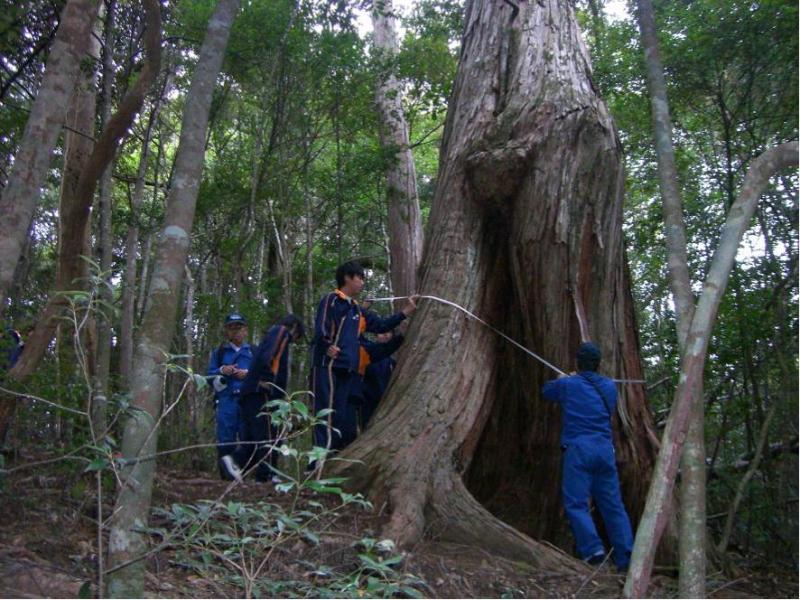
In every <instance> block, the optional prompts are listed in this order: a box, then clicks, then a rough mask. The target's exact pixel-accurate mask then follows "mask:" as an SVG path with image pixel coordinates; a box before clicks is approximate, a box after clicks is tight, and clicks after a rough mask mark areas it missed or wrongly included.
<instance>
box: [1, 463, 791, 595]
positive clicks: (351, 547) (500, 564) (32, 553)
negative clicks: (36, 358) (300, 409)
mask: <svg viewBox="0 0 800 600" xmlns="http://www.w3.org/2000/svg"><path fill="white" fill-rule="evenodd" d="M24 458H25V460H24V462H25V463H30V462H32V460H33V459H34V457H30V456H26V457H24ZM15 462H17V461H12V462H7V464H6V467H12V468H13V467H14V465H15ZM20 462H23V461H22V460H20ZM109 483H110V482H109ZM109 487H111V486H109ZM95 489H96V479H95V476H94V474H92V473H83V474H76V473H75V468H74V465H72V466H69V468H68V465H67V463H56V464H51V465H44V466H40V467H36V468H35V469H30V470H27V469H26V470H19V471H15V472H12V473H11V474H9V475H8V476H7V477H6V478H5V480H4V481H3V482H2V485H1V486H0V506H2V517H1V520H0V597H28V598H31V597H63V598H66V597H73V598H75V597H89V595H95V594H96V588H95V587H94V586H95V583H96V576H95V573H96V571H97V527H96V524H95V519H96V510H97V502H96V496H95V493H94V492H95ZM220 497H224V500H223V503H230V502H233V503H234V504H233V505H230V506H232V507H233V508H234V509H235V508H236V506H237V504H236V503H246V504H245V505H249V504H250V503H254V502H266V503H270V504H271V505H273V506H276V507H279V508H280V509H281V510H284V509H287V508H288V506H287V505H288V504H289V503H291V501H292V495H291V494H286V493H280V492H278V491H277V490H276V489H275V486H274V485H272V484H269V483H257V482H245V483H243V484H240V485H235V486H229V485H228V484H226V482H222V481H219V480H218V479H215V478H213V477H212V476H211V475H210V474H202V476H198V473H193V472H190V471H183V470H175V469H170V468H160V469H159V472H158V476H157V481H156V486H155V490H154V497H153V506H154V507H160V508H162V509H166V510H171V507H173V506H174V505H175V504H176V503H177V504H188V505H196V503H198V502H202V501H204V500H214V499H218V498H220ZM317 499H319V498H318V497H317V496H316V495H315V496H314V497H313V498H312V497H311V495H310V493H307V492H304V493H303V496H302V498H301V502H300V505H299V506H298V507H297V508H296V510H300V509H302V508H303V506H302V505H303V503H308V502H309V501H312V502H313V500H317ZM321 500H322V504H326V503H327V504H326V506H327V505H331V501H330V500H326V499H324V498H323V499H321ZM103 504H104V508H103V512H104V514H106V515H107V514H109V512H110V510H111V506H112V504H111V501H110V499H106V500H105V501H104V503H103ZM165 514H166V513H158V512H156V514H155V515H154V517H153V522H154V523H155V526H156V527H159V526H161V527H162V534H163V533H164V532H166V531H169V525H170V523H172V525H174V522H171V521H169V518H168V517H165V516H164V515H165ZM330 515H335V516H334V517H331V516H330ZM328 517H329V518H328V519H327V520H326V521H325V522H324V523H323V522H322V521H318V522H317V525H318V527H317V528H316V530H315V531H316V534H315V535H314V536H308V537H303V536H296V537H295V538H294V539H293V540H291V541H290V542H289V543H287V544H285V545H284V547H281V548H276V551H273V552H272V553H270V555H269V560H268V561H267V563H266V564H265V566H264V569H263V571H262V572H261V573H260V575H259V577H260V578H262V580H267V581H272V582H281V581H283V582H291V585H289V586H288V587H285V588H279V587H272V588H266V589H265V588H261V589H256V590H254V591H253V593H254V594H255V595H261V596H271V595H276V590H277V591H278V594H277V595H293V596H294V597H297V596H300V597H302V596H304V595H309V596H311V595H314V596H320V595H322V596H324V595H325V594H332V595H343V594H344V593H345V592H342V590H345V589H348V588H344V587H339V588H336V587H335V586H334V582H339V584H340V585H344V584H345V583H346V582H347V581H356V580H358V581H360V582H361V583H362V584H365V582H366V581H367V579H368V576H369V575H370V570H369V569H366V570H365V569H364V568H363V567H364V563H363V559H361V558H360V557H359V554H362V555H363V554H364V553H365V552H364V547H363V545H361V546H359V544H360V542H359V540H362V538H365V537H366V538H371V537H374V538H375V539H378V538H377V536H378V532H379V531H380V526H381V523H382V520H383V517H381V516H379V515H376V514H375V511H372V512H369V511H366V510H365V509H364V508H361V507H357V506H355V505H349V506H347V507H345V508H343V509H339V510H336V511H335V512H331V513H330V514H329V515H328ZM289 537H290V538H291V536H289ZM312 537H313V538H314V539H313V540H312V541H313V543H312V542H310V541H309V540H310V539H312ZM106 539H107V538H106ZM152 539H153V542H154V543H156V542H158V541H159V540H161V539H163V537H159V534H154V535H153V536H152ZM104 543H105V542H104ZM373 550H375V549H373ZM192 552H194V555H192ZM203 554H205V556H203ZM262 554H263V552H262ZM367 554H370V553H369V552H367ZM371 555H372V556H373V557H374V558H375V559H376V560H379V561H380V553H378V554H375V553H373V554H371ZM382 556H383V557H384V558H386V559H387V561H386V562H387V564H391V565H392V566H391V567H387V568H386V571H385V572H384V577H382V578H381V577H377V578H373V580H372V581H373V583H374V582H375V581H376V580H381V581H384V582H387V581H388V582H390V583H393V584H396V585H397V586H398V587H397V588H389V587H386V586H384V587H383V588H371V590H372V591H370V590H365V589H364V588H363V587H362V590H361V592H360V593H359V590H358V589H355V588H349V590H350V591H349V592H348V593H347V595H349V596H351V597H352V596H355V597H359V596H367V597H369V596H371V595H376V594H377V592H376V590H378V591H381V590H382V593H383V594H387V597H391V596H390V595H389V594H390V593H391V590H392V589H395V590H399V591H396V596H395V597H398V596H399V597H403V596H408V595H412V594H419V595H421V596H425V597H441V598H546V597H559V598H573V597H587V598H615V597H619V596H620V595H621V593H622V585H623V579H622V577H620V576H619V575H618V574H616V572H615V571H614V569H613V567H611V568H609V567H602V568H600V569H599V570H596V571H588V570H587V572H586V573H569V572H567V573H565V572H545V571H542V570H536V569H533V568H532V567H530V566H528V565H525V564H522V563H516V562H511V561H508V560H505V559H502V558H499V557H497V556H493V555H491V554H489V553H488V552H486V551H483V550H481V549H479V548H472V547H464V546H453V545H449V544H442V543H436V542H431V541H427V542H423V543H420V544H418V545H416V546H414V547H412V548H407V549H404V551H403V552H402V553H401V552H400V551H395V552H393V553H392V552H390V553H389V554H384V555H382ZM399 556H402V559H400V558H397V557H399ZM392 557H394V558H392ZM257 558H261V556H259V557H257ZM258 562H259V561H258V560H256V561H255V563H258ZM146 564H147V576H146V582H147V583H146V585H147V587H146V594H147V596H149V597H161V598H174V597H182V598H207V597H242V596H243V595H244V587H243V585H244V584H243V581H244V578H243V577H242V573H243V571H241V570H237V568H236V567H235V566H231V565H233V564H234V563H233V562H232V563H231V565H228V566H226V565H225V559H224V558H223V557H222V553H216V554H215V553H214V552H212V553H210V554H209V553H208V552H202V551H201V549H198V548H193V549H192V550H190V551H187V549H186V547H176V546H175V545H169V546H168V547H166V548H163V549H161V550H159V551H156V552H153V553H152V554H151V555H150V556H148V558H147V563H146ZM253 564H254V562H253V561H251V562H250V565H251V567H250V568H252V566H253ZM320 565H324V567H321V566H320ZM247 568H248V567H247V566H245V570H247ZM386 573H388V576H387V575H386ZM372 574H373V575H379V573H377V572H372ZM739 575H740V576H739V577H736V578H733V579H731V578H728V579H725V578H724V577H721V576H718V577H717V578H714V579H713V580H711V581H710V582H709V592H710V594H709V597H728V598H752V597H762V598H776V597H777V598H783V597H786V598H789V597H791V598H796V597H798V579H797V573H796V572H792V573H775V572H770V573H764V572H753V571H750V572H748V571H744V570H742V571H741V572H740V573H739ZM348 578H349V579H348ZM410 588H413V589H410ZM281 589H284V590H285V592H284V593H282V594H281V593H280V590H281ZM337 589H338V590H339V591H338V593H337V592H335V590H337ZM270 590H271V591H270ZM387 590H389V591H388V592H387ZM403 590H406V591H405V592H404V591H403ZM415 590H416V591H415ZM652 595H653V596H654V597H676V595H677V581H676V580H675V579H674V578H673V577H671V576H669V575H666V574H659V575H656V576H655V577H654V581H653V587H652Z"/></svg>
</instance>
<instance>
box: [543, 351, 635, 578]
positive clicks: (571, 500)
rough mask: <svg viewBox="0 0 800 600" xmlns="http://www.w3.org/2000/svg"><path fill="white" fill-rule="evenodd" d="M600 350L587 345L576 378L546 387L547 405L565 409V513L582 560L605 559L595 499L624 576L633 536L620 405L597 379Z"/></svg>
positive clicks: (602, 380) (614, 391)
mask: <svg viewBox="0 0 800 600" xmlns="http://www.w3.org/2000/svg"><path fill="white" fill-rule="evenodd" d="M600 358H601V354H600V349H599V348H598V347H597V346H595V345H594V344H592V343H591V342H587V343H584V344H581V346H580V348H579V349H578V354H577V361H578V374H577V375H571V376H566V375H561V376H559V378H558V379H556V380H554V381H549V382H547V383H546V384H545V386H544V390H543V395H544V398H545V400H549V401H551V402H557V403H558V404H560V405H561V419H562V425H561V447H562V449H563V450H564V472H563V478H562V482H561V490H562V492H563V495H564V509H565V511H566V513H567V518H568V519H569V524H570V526H571V528H572V533H573V534H574V536H575V543H576V546H577V550H578V555H579V556H580V558H581V559H583V560H585V561H587V562H588V563H590V564H599V563H600V562H602V561H603V559H604V557H605V552H604V549H603V542H602V541H601V540H600V537H599V536H598V535H597V529H596V528H595V525H594V521H592V515H591V514H590V512H589V501H590V499H592V498H593V499H594V502H595V504H596V505H597V508H598V509H599V510H600V515H601V516H602V517H603V522H604V523H605V525H606V530H607V532H608V537H609V539H610V540H611V545H612V547H613V549H614V563H615V564H616V566H617V569H618V570H619V571H621V572H624V571H627V569H628V564H629V563H630V556H631V548H632V547H633V533H632V532H631V523H630V520H629V519H628V513H627V512H625V506H624V505H623V503H622V496H621V494H620V489H619V478H618V476H617V465H616V460H615V456H614V443H613V440H612V437H611V415H612V414H613V412H614V409H615V407H616V404H617V389H616V387H615V385H614V382H613V381H611V380H610V379H608V378H607V377H603V376H602V375H598V374H597V367H598V365H599V364H600Z"/></svg>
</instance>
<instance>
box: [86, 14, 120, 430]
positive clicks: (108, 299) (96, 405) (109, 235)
mask: <svg viewBox="0 0 800 600" xmlns="http://www.w3.org/2000/svg"><path fill="white" fill-rule="evenodd" d="M105 7H106V11H107V12H106V15H105V28H104V29H105V30H104V36H103V92H102V101H101V108H100V129H101V131H102V130H103V129H104V128H105V126H106V123H108V120H109V119H110V118H111V100H112V86H113V82H114V28H115V26H114V13H115V11H116V0H110V1H109V2H108V3H107V4H106V5H105ZM115 162H116V161H115V160H112V161H111V162H110V163H109V164H108V166H107V167H106V169H105V171H103V176H102V177H101V178H100V183H99V186H98V187H99V192H98V196H99V202H98V204H99V213H100V235H99V244H98V245H99V254H100V270H101V271H102V273H103V282H104V285H103V287H102V288H101V289H100V298H101V299H102V300H103V301H104V304H105V306H103V307H102V308H101V310H100V312H99V314H98V315H97V353H96V354H97V361H96V365H95V374H94V393H93V396H92V422H93V423H94V431H95V432H96V433H98V434H100V433H102V432H103V431H105V427H106V405H107V399H108V392H109V374H110V367H111V319H110V314H109V309H108V307H109V306H110V305H111V303H112V302H113V294H112V291H111V263H112V260H113V244H114V238H113V231H112V226H111V218H112V210H113V208H112V201H113V198H112V193H113V187H112V182H111V175H112V173H113V171H114V163H115Z"/></svg>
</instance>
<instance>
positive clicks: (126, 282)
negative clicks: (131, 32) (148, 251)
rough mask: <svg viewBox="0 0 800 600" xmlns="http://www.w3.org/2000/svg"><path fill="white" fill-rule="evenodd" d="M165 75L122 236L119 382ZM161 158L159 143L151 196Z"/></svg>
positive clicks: (126, 375)
mask: <svg viewBox="0 0 800 600" xmlns="http://www.w3.org/2000/svg"><path fill="white" fill-rule="evenodd" d="M169 80H170V77H169V75H167V76H166V79H165V83H164V88H163V89H162V90H161V93H160V94H159V95H158V97H157V98H156V99H155V101H154V102H153V106H152V109H151V111H150V116H149V118H148V121H147V127H146V128H145V131H144V139H143V140H142V153H141V155H140V156H139V166H138V168H137V171H136V182H135V184H134V187H133V196H132V197H131V224H130V226H129V227H128V233H127V236H126V238H125V274H124V276H123V285H122V314H121V319H120V365H119V366H120V368H119V370H120V378H121V380H122V382H123V386H126V387H127V385H128V384H129V383H130V376H131V375H132V373H133V348H134V324H135V317H136V304H135V298H136V265H137V263H138V259H137V258H138V257H137V253H138V251H139V224H140V222H141V208H142V202H143V201H144V191H145V179H146V176H147V163H148V161H149V159H150V142H151V140H152V135H153V128H154V127H155V125H156V123H157V122H158V114H159V112H160V110H161V106H162V102H163V101H164V99H165V98H166V95H167V93H168V91H169ZM160 161H161V147H160V143H159V151H158V153H157V155H156V165H155V173H154V175H153V179H154V180H155V183H154V184H153V185H154V186H155V190H156V191H154V193H153V196H154V197H155V196H156V195H157V190H158V173H159V163H160ZM140 285H141V286H142V289H145V286H146V285H147V273H146V271H144V270H143V273H142V281H141V282H140Z"/></svg>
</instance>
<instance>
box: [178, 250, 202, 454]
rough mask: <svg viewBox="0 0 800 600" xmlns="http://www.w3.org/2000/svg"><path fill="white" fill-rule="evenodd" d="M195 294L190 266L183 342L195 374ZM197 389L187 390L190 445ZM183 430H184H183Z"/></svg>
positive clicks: (194, 432) (194, 430)
mask: <svg viewBox="0 0 800 600" xmlns="http://www.w3.org/2000/svg"><path fill="white" fill-rule="evenodd" d="M194 293H195V283H194V277H192V270H191V269H190V268H189V265H186V322H185V323H184V326H183V341H184V345H185V347H184V352H185V353H186V366H187V368H188V369H189V370H190V372H192V373H193V372H194V367H195V360H194ZM196 390H197V388H196V387H195V386H194V385H190V386H189V387H188V388H187V389H186V406H188V408H189V410H188V413H189V443H190V444H195V443H197V442H198V436H197V424H198V418H197V393H196ZM181 429H182V428H181ZM194 463H195V459H194V458H192V464H193V465H194Z"/></svg>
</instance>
